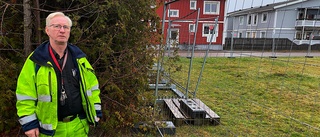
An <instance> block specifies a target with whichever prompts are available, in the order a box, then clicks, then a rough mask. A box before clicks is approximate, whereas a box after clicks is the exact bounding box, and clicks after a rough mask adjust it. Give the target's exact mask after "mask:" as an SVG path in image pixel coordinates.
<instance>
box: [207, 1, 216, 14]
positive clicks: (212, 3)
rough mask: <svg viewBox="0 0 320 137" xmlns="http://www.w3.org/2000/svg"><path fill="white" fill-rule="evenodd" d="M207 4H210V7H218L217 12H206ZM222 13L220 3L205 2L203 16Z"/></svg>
mask: <svg viewBox="0 0 320 137" xmlns="http://www.w3.org/2000/svg"><path fill="white" fill-rule="evenodd" d="M206 4H210V7H211V5H212V4H215V5H216V11H211V9H210V11H209V12H206V10H207V9H206ZM219 13H220V1H204V2H203V14H219Z"/></svg>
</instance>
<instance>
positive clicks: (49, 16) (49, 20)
mask: <svg viewBox="0 0 320 137" xmlns="http://www.w3.org/2000/svg"><path fill="white" fill-rule="evenodd" d="M57 16H62V17H65V18H66V19H67V20H68V23H69V25H70V27H71V26H72V21H71V19H70V18H69V17H68V16H66V15H64V14H63V13H62V12H53V13H50V14H49V15H48V17H47V18H46V26H49V25H50V22H51V19H52V18H54V17H57Z"/></svg>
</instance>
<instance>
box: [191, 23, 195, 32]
mask: <svg viewBox="0 0 320 137" xmlns="http://www.w3.org/2000/svg"><path fill="white" fill-rule="evenodd" d="M191 27H192V29H191ZM195 31H196V25H195V24H189V32H195Z"/></svg>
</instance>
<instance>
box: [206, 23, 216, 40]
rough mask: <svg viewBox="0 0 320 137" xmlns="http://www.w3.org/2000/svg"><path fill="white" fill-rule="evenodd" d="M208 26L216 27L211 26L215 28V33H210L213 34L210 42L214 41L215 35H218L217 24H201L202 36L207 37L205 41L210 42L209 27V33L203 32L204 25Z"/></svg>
mask: <svg viewBox="0 0 320 137" xmlns="http://www.w3.org/2000/svg"><path fill="white" fill-rule="evenodd" d="M210 26H213V27H216V28H213V29H215V33H212V34H215V35H214V37H213V39H212V42H216V40H217V37H218V36H219V24H218V25H217V26H214V24H202V37H207V42H210V39H211V34H210V32H211V31H210V29H209V33H208V34H205V33H204V32H205V27H209V28H210Z"/></svg>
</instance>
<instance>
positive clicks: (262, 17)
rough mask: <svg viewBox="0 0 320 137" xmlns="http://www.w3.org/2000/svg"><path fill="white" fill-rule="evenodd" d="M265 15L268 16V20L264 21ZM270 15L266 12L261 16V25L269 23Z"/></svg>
mask: <svg viewBox="0 0 320 137" xmlns="http://www.w3.org/2000/svg"><path fill="white" fill-rule="evenodd" d="M264 15H266V20H263V19H264ZM268 16H269V15H268V13H267V12H264V13H262V14H261V23H267V22H268Z"/></svg>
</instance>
